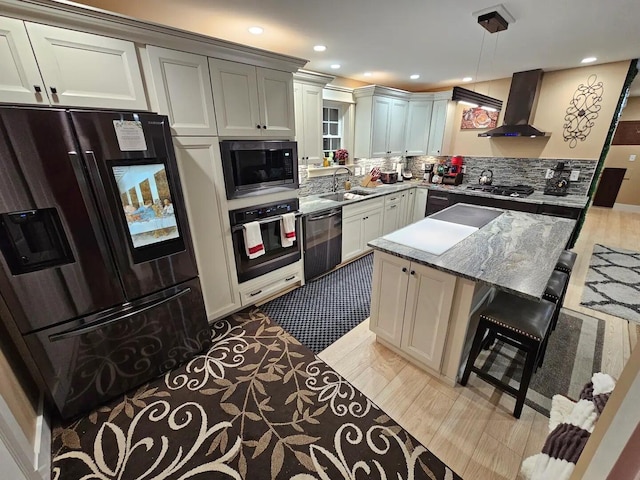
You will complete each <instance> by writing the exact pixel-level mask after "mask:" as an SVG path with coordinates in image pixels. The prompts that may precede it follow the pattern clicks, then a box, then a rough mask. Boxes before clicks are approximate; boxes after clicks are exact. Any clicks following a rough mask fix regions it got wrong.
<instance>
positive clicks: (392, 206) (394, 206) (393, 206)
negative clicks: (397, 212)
mask: <svg viewBox="0 0 640 480" xmlns="http://www.w3.org/2000/svg"><path fill="white" fill-rule="evenodd" d="M397 206H398V205H391V206H390V207H389V208H396V207H397Z"/></svg>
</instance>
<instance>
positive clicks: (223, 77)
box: [209, 58, 295, 138]
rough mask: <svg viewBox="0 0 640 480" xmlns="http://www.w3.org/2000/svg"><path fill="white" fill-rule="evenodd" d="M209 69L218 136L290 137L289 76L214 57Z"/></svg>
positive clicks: (292, 131)
mask: <svg viewBox="0 0 640 480" xmlns="http://www.w3.org/2000/svg"><path fill="white" fill-rule="evenodd" d="M209 69H210V71H211V84H212V86H213V99H214V102H215V106H216V122H217V125H218V134H219V135H220V136H223V137H247V136H250V137H255V136H267V137H278V138H289V137H293V136H294V134H295V120H294V109H293V75H292V74H291V73H288V72H280V71H278V70H271V69H268V68H262V67H254V66H253V65H245V64H243V63H236V62H230V61H227V60H219V59H216V58H210V59H209Z"/></svg>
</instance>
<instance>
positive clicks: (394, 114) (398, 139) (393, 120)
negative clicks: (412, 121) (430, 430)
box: [388, 100, 409, 155]
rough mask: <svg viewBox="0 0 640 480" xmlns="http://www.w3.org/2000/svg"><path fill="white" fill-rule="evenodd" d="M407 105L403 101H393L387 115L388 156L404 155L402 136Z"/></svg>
mask: <svg viewBox="0 0 640 480" xmlns="http://www.w3.org/2000/svg"><path fill="white" fill-rule="evenodd" d="M408 105H409V103H408V102H407V101H405V100H393V101H392V102H391V112H390V114H389V134H388V135H389V138H388V146H389V154H390V155H402V154H403V153H404V136H405V133H404V132H405V126H406V122H407V110H408V108H407V107H408Z"/></svg>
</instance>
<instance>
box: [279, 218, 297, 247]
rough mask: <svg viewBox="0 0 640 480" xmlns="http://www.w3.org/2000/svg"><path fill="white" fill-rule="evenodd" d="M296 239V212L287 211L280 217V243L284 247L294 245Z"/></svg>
mask: <svg viewBox="0 0 640 480" xmlns="http://www.w3.org/2000/svg"><path fill="white" fill-rule="evenodd" d="M295 241H296V214H295V213H285V214H284V215H282V218H281V219H280V243H281V244H282V246H283V247H291V246H293V242H295Z"/></svg>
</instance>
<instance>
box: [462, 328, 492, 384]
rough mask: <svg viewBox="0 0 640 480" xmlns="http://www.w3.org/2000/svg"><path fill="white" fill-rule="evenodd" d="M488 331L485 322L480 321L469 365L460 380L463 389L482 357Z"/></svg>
mask: <svg viewBox="0 0 640 480" xmlns="http://www.w3.org/2000/svg"><path fill="white" fill-rule="evenodd" d="M486 330H487V326H486V324H485V322H484V321H483V320H480V322H479V323H478V328H477V330H476V336H475V337H473V344H472V345H471V351H470V352H469V358H468V359H467V365H466V366H465V367H464V373H463V374H462V378H461V379H460V385H462V386H463V387H464V386H466V385H467V382H468V381H469V375H471V369H472V368H473V365H474V363H475V362H476V358H478V355H480V351H481V350H482V343H483V338H484V333H485V331H486Z"/></svg>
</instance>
